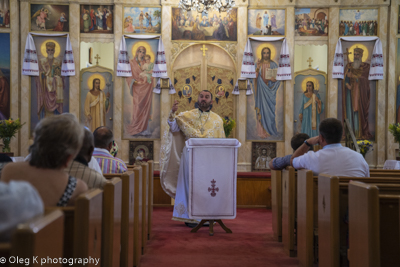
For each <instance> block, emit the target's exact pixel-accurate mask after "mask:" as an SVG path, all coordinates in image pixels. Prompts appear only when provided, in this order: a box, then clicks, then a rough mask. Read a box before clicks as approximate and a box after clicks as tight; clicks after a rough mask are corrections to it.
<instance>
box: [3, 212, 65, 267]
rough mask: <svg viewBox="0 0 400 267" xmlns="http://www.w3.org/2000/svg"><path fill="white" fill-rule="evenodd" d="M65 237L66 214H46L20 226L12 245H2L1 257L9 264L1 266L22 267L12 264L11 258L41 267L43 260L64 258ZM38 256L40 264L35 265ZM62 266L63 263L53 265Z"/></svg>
mask: <svg viewBox="0 0 400 267" xmlns="http://www.w3.org/2000/svg"><path fill="white" fill-rule="evenodd" d="M63 237H64V214H63V212H62V211H61V210H53V211H49V212H46V214H45V215H40V216H37V217H35V218H32V219H30V220H28V221H27V222H25V223H22V224H19V225H18V226H17V229H16V230H15V232H14V234H13V236H12V240H11V242H10V243H0V257H6V259H7V262H6V263H5V264H2V265H1V266H4V267H6V266H21V265H25V262H24V264H15V263H14V264H10V263H9V262H8V259H9V257H10V256H14V257H19V258H25V259H26V258H28V259H29V260H30V261H29V264H30V265H29V266H35V267H36V266H41V259H42V258H43V259H47V257H50V258H52V259H53V258H57V259H58V258H62V257H63V241H64V239H63ZM36 256H37V258H36V259H37V261H38V263H33V257H36ZM51 266H62V263H57V264H51Z"/></svg>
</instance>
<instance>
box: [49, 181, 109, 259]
mask: <svg viewBox="0 0 400 267" xmlns="http://www.w3.org/2000/svg"><path fill="white" fill-rule="evenodd" d="M102 205H103V190H100V189H98V188H93V189H89V190H88V191H87V192H85V193H83V194H81V195H80V196H79V197H78V198H77V199H76V200H75V206H73V207H62V208H60V207H46V211H52V210H57V209H60V210H62V211H63V212H64V252H63V257H64V258H89V256H91V257H92V258H96V260H100V262H99V264H101V238H102ZM87 265H88V266H96V265H95V264H93V263H91V264H87ZM64 266H68V264H64ZM97 266H98V265H97Z"/></svg>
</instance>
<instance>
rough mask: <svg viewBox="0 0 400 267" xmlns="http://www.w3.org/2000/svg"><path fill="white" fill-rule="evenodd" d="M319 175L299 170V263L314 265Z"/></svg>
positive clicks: (308, 266)
mask: <svg viewBox="0 0 400 267" xmlns="http://www.w3.org/2000/svg"><path fill="white" fill-rule="evenodd" d="M317 182H318V177H316V179H314V177H313V172H312V171H310V170H299V171H298V172H297V229H296V233H297V257H298V258H299V265H300V266H302V267H304V266H307V267H312V266H313V263H314V257H315V258H317V257H316V256H317V255H315V250H314V229H315V228H317V227H318V216H317V215H318V213H317V212H318V209H317V207H318V206H317V205H316V203H317V199H316V198H317V196H318V191H317V190H318V189H317V186H318V185H317V184H315V183H317Z"/></svg>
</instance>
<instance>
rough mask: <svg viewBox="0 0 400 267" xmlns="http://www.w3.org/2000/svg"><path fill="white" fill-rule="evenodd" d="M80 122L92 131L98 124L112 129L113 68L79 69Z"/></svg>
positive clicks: (94, 67)
mask: <svg viewBox="0 0 400 267" xmlns="http://www.w3.org/2000/svg"><path fill="white" fill-rule="evenodd" d="M80 73H81V79H80V85H81V89H80V103H81V104H80V115H79V120H80V122H81V123H82V124H83V125H85V126H86V127H88V128H89V129H90V130H91V131H92V132H93V131H94V130H96V128H98V127H100V126H107V127H109V128H110V129H111V130H112V129H113V116H114V115H113V103H114V77H113V70H111V69H107V68H104V67H100V66H93V67H89V68H84V69H82V70H81V72H80Z"/></svg>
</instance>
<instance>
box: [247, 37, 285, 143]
mask: <svg viewBox="0 0 400 267" xmlns="http://www.w3.org/2000/svg"><path fill="white" fill-rule="evenodd" d="M251 46H252V49H253V54H254V62H255V63H256V75H257V78H256V79H253V80H251V85H252V87H253V92H254V93H253V95H249V96H247V107H246V110H247V114H246V141H261V140H263V141H283V140H284V134H283V131H284V101H283V99H284V94H283V82H282V81H277V80H276V73H277V70H278V62H279V55H280V51H281V46H282V42H280V41H276V42H258V41H251Z"/></svg>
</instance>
